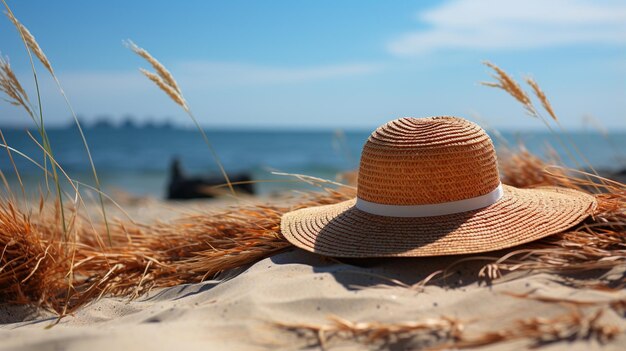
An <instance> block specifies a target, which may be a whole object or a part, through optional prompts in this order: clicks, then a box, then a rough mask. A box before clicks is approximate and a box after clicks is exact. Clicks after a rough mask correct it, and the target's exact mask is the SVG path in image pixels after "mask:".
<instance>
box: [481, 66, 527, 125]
mask: <svg viewBox="0 0 626 351" xmlns="http://www.w3.org/2000/svg"><path fill="white" fill-rule="evenodd" d="M483 64H484V65H485V66H487V67H489V68H491V69H492V70H493V71H494V72H495V74H494V75H493V78H495V79H496V81H497V82H496V83H491V82H483V83H481V84H482V85H485V86H488V87H492V88H499V89H502V90H504V91H506V92H507V93H509V95H511V96H512V97H513V98H515V100H517V101H519V103H521V104H522V105H523V106H524V108H525V109H526V110H527V111H528V113H529V114H530V115H531V116H533V117H537V110H536V109H535V107H534V106H533V104H532V101H531V100H530V98H529V97H528V94H527V93H526V92H525V91H524V89H522V87H521V86H520V85H519V83H517V82H516V81H515V79H513V78H512V77H511V76H509V75H508V74H507V73H506V72H505V71H504V70H503V69H501V68H500V67H498V66H496V65H495V64H493V63H491V62H489V61H485V62H483Z"/></svg>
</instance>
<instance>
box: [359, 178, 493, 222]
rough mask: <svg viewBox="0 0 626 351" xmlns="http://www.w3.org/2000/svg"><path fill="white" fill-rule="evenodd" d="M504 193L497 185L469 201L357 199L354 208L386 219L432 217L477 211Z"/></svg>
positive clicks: (491, 203)
mask: <svg viewBox="0 0 626 351" xmlns="http://www.w3.org/2000/svg"><path fill="white" fill-rule="evenodd" d="M503 195H504V191H503V189H502V184H499V185H498V186H497V187H496V188H495V189H494V190H492V191H491V192H489V193H487V194H485V195H481V196H477V197H472V198H469V199H464V200H459V201H451V202H442V203H439V204H430V205H385V204H379V203H375V202H369V201H365V200H363V199H360V198H358V197H357V199H356V204H355V207H356V208H358V209H359V210H361V211H363V212H367V213H371V214H374V215H379V216H386V217H434V216H444V215H449V214H454V213H462V212H468V211H473V210H477V209H479V208H483V207H487V206H489V205H493V204H495V203H496V202H498V200H500V199H501V198H502V196H503Z"/></svg>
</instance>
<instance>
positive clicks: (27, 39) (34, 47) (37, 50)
mask: <svg viewBox="0 0 626 351" xmlns="http://www.w3.org/2000/svg"><path fill="white" fill-rule="evenodd" d="M5 5H6V3H5ZM4 14H5V15H6V16H7V17H8V18H9V19H10V20H11V22H13V25H15V27H16V28H17V30H18V32H20V35H21V36H22V39H23V40H24V43H25V44H26V45H27V46H28V48H29V49H30V50H31V51H32V53H34V54H35V56H37V58H38V59H39V61H41V64H43V65H44V67H46V69H47V70H48V72H50V74H52V75H54V70H53V69H52V65H51V64H50V61H49V60H48V57H46V54H44V52H43V50H41V47H40V46H39V44H38V43H37V40H35V37H34V36H33V35H32V34H31V33H30V31H29V30H28V28H26V27H25V26H24V25H23V24H22V23H20V21H18V20H17V18H15V16H14V15H13V12H12V11H11V10H10V9H9V8H8V6H7V11H6V12H5V13H4Z"/></svg>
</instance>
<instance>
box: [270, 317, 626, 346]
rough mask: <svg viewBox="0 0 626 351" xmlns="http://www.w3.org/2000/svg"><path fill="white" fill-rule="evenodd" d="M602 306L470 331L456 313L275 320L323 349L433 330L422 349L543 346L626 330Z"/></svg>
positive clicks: (410, 336)
mask: <svg viewBox="0 0 626 351" xmlns="http://www.w3.org/2000/svg"><path fill="white" fill-rule="evenodd" d="M602 315H603V310H602V309H596V310H595V311H593V312H591V313H585V312H584V311H583V310H581V309H580V308H572V309H571V310H570V312H569V313H564V314H561V315H558V316H556V317H553V318H543V317H535V318H526V319H519V320H516V321H514V322H513V323H512V324H511V325H509V326H506V327H504V328H501V329H499V330H495V331H488V332H483V333H478V334H476V333H469V332H466V331H465V324H466V323H464V322H463V321H460V320H458V319H456V318H450V317H439V318H429V319H423V320H415V321H407V322H393V323H384V322H352V321H348V320H345V319H342V318H339V317H336V316H331V317H329V322H330V323H328V324H313V323H283V322H279V323H275V325H276V326H277V327H279V328H281V329H284V330H287V331H289V332H293V333H295V334H297V335H299V336H300V337H304V338H309V339H313V340H312V341H313V342H314V343H315V344H316V345H319V346H320V347H321V348H322V349H326V348H327V347H328V344H329V342H330V341H331V339H334V338H337V339H342V340H352V341H354V342H357V343H362V344H367V345H371V344H372V343H380V344H382V345H391V344H393V343H395V342H397V341H398V340H407V339H416V338H420V337H423V336H424V335H427V336H430V340H429V342H428V343H429V344H430V345H423V346H422V347H420V349H426V350H450V349H468V348H476V347H480V346H487V345H492V346H493V345H497V344H499V343H502V342H510V341H514V340H520V339H527V340H530V341H531V342H532V343H533V344H532V345H530V346H539V345H543V344H548V343H553V342H557V341H562V340H591V339H593V340H597V341H599V342H601V343H605V342H607V341H610V340H612V339H613V338H615V337H616V336H617V335H619V334H620V333H621V332H622V330H620V329H619V328H618V327H616V326H614V325H609V324H604V323H602V322H601V317H602Z"/></svg>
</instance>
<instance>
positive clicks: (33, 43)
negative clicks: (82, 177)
mask: <svg viewBox="0 0 626 351" xmlns="http://www.w3.org/2000/svg"><path fill="white" fill-rule="evenodd" d="M3 3H4V5H5V7H6V9H7V11H6V12H5V14H6V16H7V17H8V18H9V19H10V20H11V22H12V23H13V25H14V26H15V27H16V29H17V30H18V32H19V33H20V36H21V38H22V41H23V42H24V45H26V47H27V49H30V51H31V52H33V53H35V56H37V58H38V59H39V61H40V62H41V64H43V65H44V67H46V69H47V70H48V72H50V74H51V75H52V78H54V81H55V82H56V85H57V87H58V89H59V91H60V92H61V95H62V96H63V98H64V99H65V103H66V105H67V107H68V108H69V109H70V112H71V114H72V117H73V118H74V123H75V124H76V127H77V128H78V132H79V134H80V137H81V140H82V142H83V146H84V147H85V151H86V152H87V158H88V159H89V164H90V166H91V171H92V173H93V177H94V181H95V183H96V184H95V185H96V190H97V192H98V197H99V200H100V210H101V211H102V217H103V219H104V224H105V227H106V231H107V236H109V244H111V238H110V232H109V224H108V221H107V216H106V209H105V207H104V199H103V196H102V191H101V186H100V179H99V178H98V172H97V171H96V166H95V164H94V163H93V158H92V157H91V150H90V149H89V144H88V143H87V138H86V137H85V133H83V128H82V126H81V125H80V121H79V120H78V116H77V115H76V112H74V108H73V107H72V104H71V103H70V100H69V98H68V97H67V95H66V94H65V90H64V89H63V87H62V86H61V82H60V81H59V79H58V78H57V76H56V74H55V73H54V70H53V69H52V64H50V61H49V60H48V58H47V57H46V55H45V54H44V52H43V50H42V49H41V47H40V46H39V44H38V43H37V40H35V37H34V36H33V35H32V34H31V32H30V31H29V30H28V28H26V26H24V25H23V24H22V23H21V22H20V21H18V19H17V18H16V17H15V15H14V14H13V11H11V9H10V8H9V6H8V4H7V3H6V1H4V0H3ZM29 55H30V52H29ZM31 63H32V57H31ZM32 69H33V74H34V76H35V83H36V86H37V95H38V96H39V84H38V83H37V74H36V72H35V67H34V66H33V67H32ZM14 78H15V77H14ZM15 81H16V82H17V79H15ZM18 84H19V82H18ZM23 94H24V95H25V96H26V97H27V95H26V93H25V92H23ZM27 98H28V97H27ZM27 100H28V99H27ZM39 105H40V110H39V111H40V113H41V100H39ZM29 114H30V115H31V117H32V119H33V120H34V121H35V124H37V121H36V119H35V117H34V115H33V113H32V108H31V110H30V112H29ZM40 123H41V126H38V127H39V128H40V129H41V131H42V133H41V134H42V139H44V145H46V144H48V151H49V153H50V154H51V153H52V150H51V148H50V147H49V141H48V140H47V134H46V133H45V128H44V124H43V116H41V120H40ZM44 160H45V158H44ZM53 170H54V168H53ZM54 171H55V176H56V170H54ZM46 172H47V171H46ZM46 179H47V177H46ZM57 190H58V184H57ZM59 197H60V195H59ZM59 201H61V200H59ZM62 206H63V204H62V201H61V207H62Z"/></svg>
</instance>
